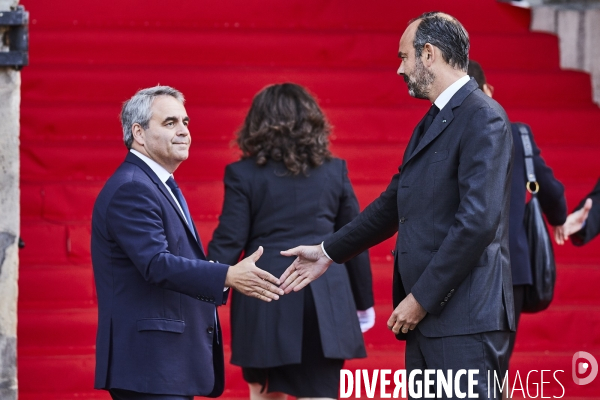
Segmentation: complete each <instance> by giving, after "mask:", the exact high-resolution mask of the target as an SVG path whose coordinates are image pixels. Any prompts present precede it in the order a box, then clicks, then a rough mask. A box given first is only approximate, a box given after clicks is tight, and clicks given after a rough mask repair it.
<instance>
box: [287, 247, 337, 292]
mask: <svg viewBox="0 0 600 400" xmlns="http://www.w3.org/2000/svg"><path fill="white" fill-rule="evenodd" d="M281 255H282V256H286V257H291V256H297V257H296V259H295V260H294V262H293V263H292V264H291V265H290V266H289V267H288V268H287V269H286V270H285V272H284V273H283V275H281V277H280V278H279V280H280V281H281V282H283V283H282V284H281V289H283V290H284V292H285V293H290V292H291V291H292V290H294V292H297V291H299V290H301V289H303V288H304V287H306V285H308V284H309V283H311V282H312V281H314V280H315V279H317V278H318V277H320V276H321V275H323V274H324V273H325V271H327V268H329V266H330V265H331V263H332V261H331V260H330V259H329V258H327V256H326V255H325V254H324V253H323V251H322V250H321V246H320V245H315V246H298V247H294V248H293V249H289V250H285V251H282V252H281Z"/></svg>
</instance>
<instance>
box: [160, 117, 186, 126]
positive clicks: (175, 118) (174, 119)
mask: <svg viewBox="0 0 600 400" xmlns="http://www.w3.org/2000/svg"><path fill="white" fill-rule="evenodd" d="M177 121H179V118H177V117H167V118H165V119H164V121H163V124H164V123H167V122H177ZM183 121H184V122H189V121H190V117H188V116H185V117H183Z"/></svg>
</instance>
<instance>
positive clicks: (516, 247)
mask: <svg viewBox="0 0 600 400" xmlns="http://www.w3.org/2000/svg"><path fill="white" fill-rule="evenodd" d="M519 125H522V126H525V127H526V128H527V133H528V134H529V140H530V141H531V147H532V151H533V167H534V171H535V177H536V179H537V182H538V183H539V185H540V191H539V192H538V195H537V197H538V200H539V202H540V206H541V207H542V211H543V212H544V215H545V216H546V219H547V220H548V222H549V223H550V225H553V226H557V225H562V224H564V223H565V220H566V219H567V201H566V199H565V188H564V187H563V185H562V183H560V182H559V181H558V180H557V179H556V178H555V177H554V174H553V173H552V169H551V168H550V167H548V166H547V165H546V162H545V161H544V159H543V158H542V156H541V151H540V149H539V148H538V147H537V145H536V144H535V141H534V140H533V135H532V134H531V129H530V128H529V126H527V125H525V124H512V135H513V143H514V146H515V157H514V162H513V175H512V185H511V186H512V189H511V192H510V193H511V195H510V231H509V241H510V264H511V270H512V279H513V285H532V284H533V276H532V273H531V262H530V258H529V247H528V246H527V234H526V231H525V222H524V219H525V201H526V197H527V190H526V188H525V184H526V183H527V179H526V176H525V158H524V157H525V153H524V150H523V142H522V140H521V133H520V132H519Z"/></svg>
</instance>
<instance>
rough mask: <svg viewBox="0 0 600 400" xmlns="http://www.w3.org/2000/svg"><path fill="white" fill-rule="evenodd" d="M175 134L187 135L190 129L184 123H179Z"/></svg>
mask: <svg viewBox="0 0 600 400" xmlns="http://www.w3.org/2000/svg"><path fill="white" fill-rule="evenodd" d="M177 134H178V135H181V136H187V135H189V134H190V130H189V129H188V126H187V125H186V124H181V125H180V126H179V129H178V130H177Z"/></svg>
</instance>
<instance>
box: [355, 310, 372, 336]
mask: <svg viewBox="0 0 600 400" xmlns="http://www.w3.org/2000/svg"><path fill="white" fill-rule="evenodd" d="M356 315H357V316H358V323H359V324H360V331H361V332H362V333H365V332H366V331H368V330H369V329H371V328H372V327H373V326H374V325H375V308H373V307H370V308H367V309H366V310H356Z"/></svg>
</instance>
